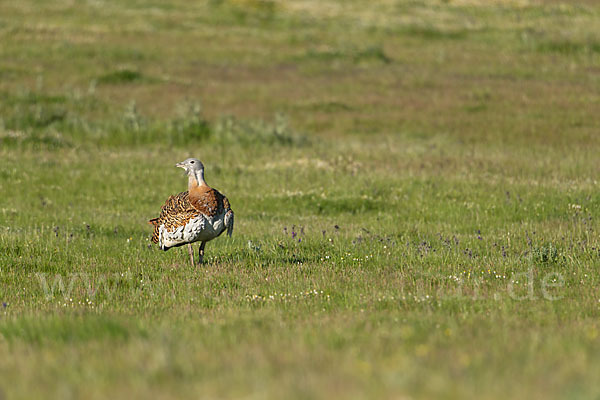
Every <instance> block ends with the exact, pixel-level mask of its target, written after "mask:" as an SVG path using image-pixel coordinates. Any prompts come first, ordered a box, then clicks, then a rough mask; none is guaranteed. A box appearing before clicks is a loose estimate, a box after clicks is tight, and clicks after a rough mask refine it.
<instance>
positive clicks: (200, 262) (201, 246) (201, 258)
mask: <svg viewBox="0 0 600 400" xmlns="http://www.w3.org/2000/svg"><path fill="white" fill-rule="evenodd" d="M205 245H206V242H202V243H201V244H200V248H199V249H198V257H199V260H198V265H200V264H202V263H203V262H204V246H205Z"/></svg>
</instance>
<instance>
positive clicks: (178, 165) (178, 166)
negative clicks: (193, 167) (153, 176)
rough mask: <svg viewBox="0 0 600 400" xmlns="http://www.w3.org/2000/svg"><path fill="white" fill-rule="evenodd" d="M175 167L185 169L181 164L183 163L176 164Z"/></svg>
mask: <svg viewBox="0 0 600 400" xmlns="http://www.w3.org/2000/svg"><path fill="white" fill-rule="evenodd" d="M175 166H176V167H177V168H184V169H185V165H184V164H183V162H178V163H177V164H175Z"/></svg>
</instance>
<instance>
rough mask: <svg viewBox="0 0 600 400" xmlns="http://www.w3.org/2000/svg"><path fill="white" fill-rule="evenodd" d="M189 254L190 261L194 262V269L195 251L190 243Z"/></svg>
mask: <svg viewBox="0 0 600 400" xmlns="http://www.w3.org/2000/svg"><path fill="white" fill-rule="evenodd" d="M188 253H190V261H191V262H192V268H194V265H196V264H194V249H192V244H191V243H188Z"/></svg>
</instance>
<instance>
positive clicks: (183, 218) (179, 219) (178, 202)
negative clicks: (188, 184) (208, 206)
mask: <svg viewBox="0 0 600 400" xmlns="http://www.w3.org/2000/svg"><path fill="white" fill-rule="evenodd" d="M196 216H198V210H197V209H196V208H194V206H192V204H191V203H190V198H189V194H188V192H187V191H186V192H181V193H179V194H177V195H174V196H170V197H169V198H168V199H167V201H166V202H165V204H164V205H163V206H162V207H161V209H160V216H159V217H158V218H153V219H151V220H150V221H149V222H150V223H151V224H152V225H154V233H153V234H152V242H153V243H158V235H159V231H158V230H159V227H160V226H161V225H163V224H164V225H165V228H166V229H167V231H169V232H172V231H173V229H175V228H177V227H180V226H182V225H185V224H187V223H188V221H189V220H190V219H192V218H195V217H196Z"/></svg>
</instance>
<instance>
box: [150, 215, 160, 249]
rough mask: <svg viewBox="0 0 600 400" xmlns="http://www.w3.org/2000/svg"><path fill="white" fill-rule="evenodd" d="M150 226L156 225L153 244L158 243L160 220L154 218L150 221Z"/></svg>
mask: <svg viewBox="0 0 600 400" xmlns="http://www.w3.org/2000/svg"><path fill="white" fill-rule="evenodd" d="M148 223H149V224H151V225H154V232H152V243H158V236H159V232H158V218H152V219H151V220H150V221H148Z"/></svg>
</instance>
